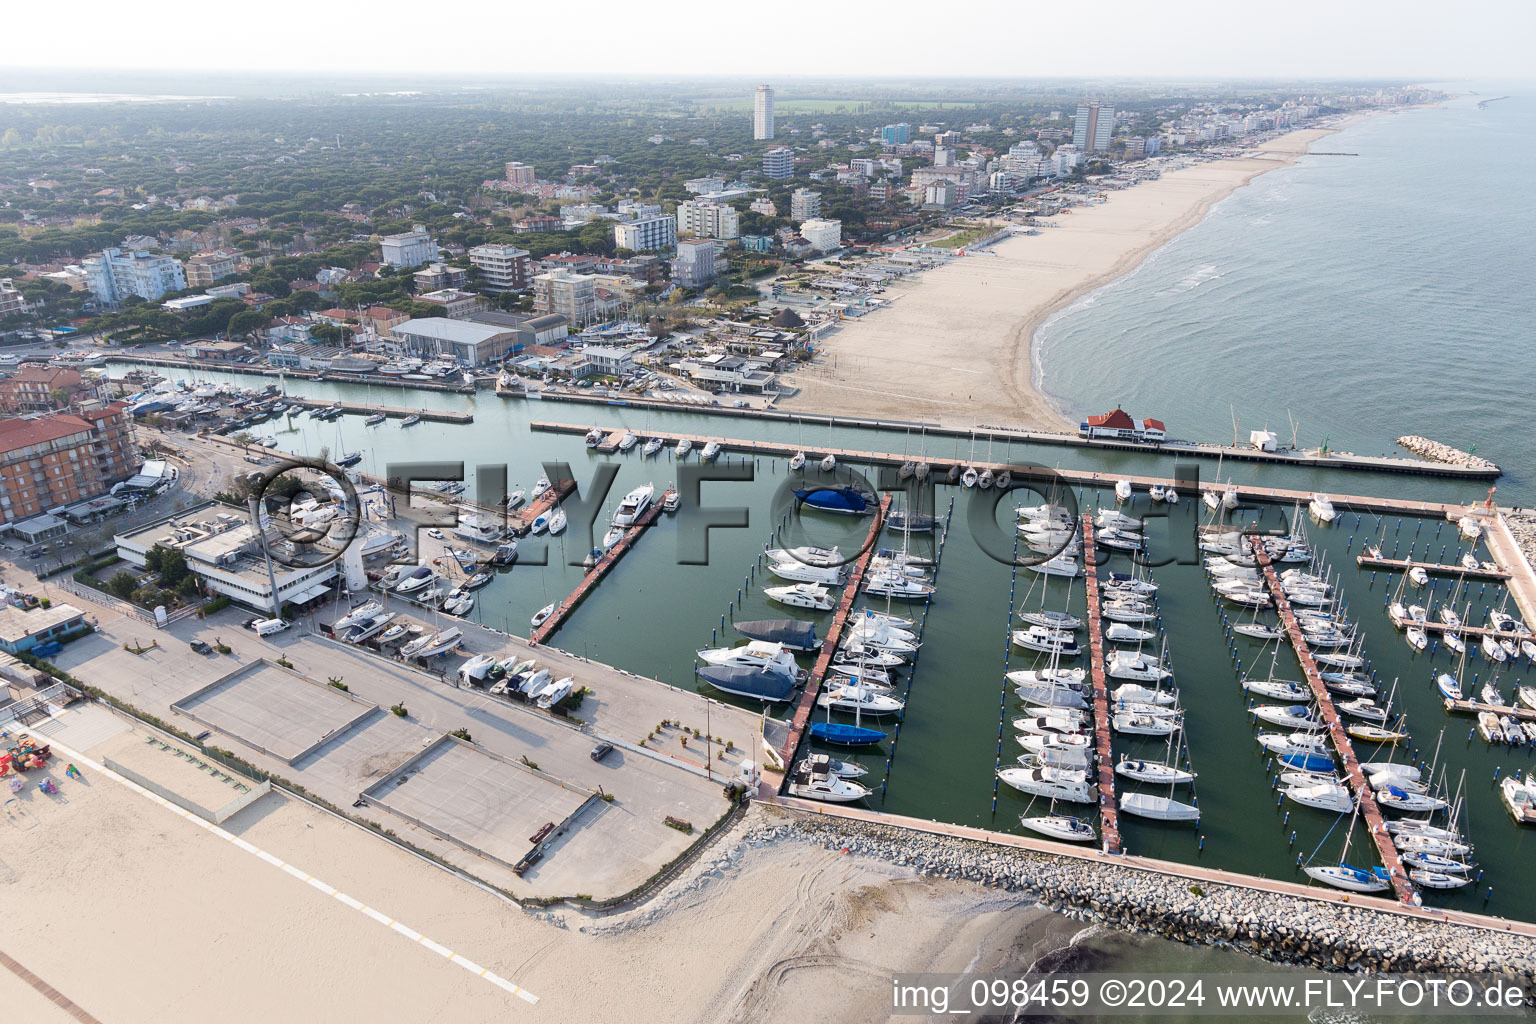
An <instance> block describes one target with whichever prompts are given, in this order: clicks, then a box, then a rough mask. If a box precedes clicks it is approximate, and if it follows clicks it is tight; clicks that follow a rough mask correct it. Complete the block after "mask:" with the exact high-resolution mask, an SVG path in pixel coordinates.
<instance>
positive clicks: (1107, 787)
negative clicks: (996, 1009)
mask: <svg viewBox="0 0 1536 1024" xmlns="http://www.w3.org/2000/svg"><path fill="white" fill-rule="evenodd" d="M1093 555H1094V548H1093V517H1092V515H1090V514H1089V513H1087V512H1084V513H1083V567H1084V568H1083V573H1084V577H1085V578H1086V581H1087V586H1088V670H1089V672H1090V673H1092V675H1093V730H1094V736H1095V740H1094V744H1095V749H1096V750H1097V751H1098V773H1099V775H1098V786H1099V837H1100V839H1101V840H1102V842H1103V845H1104V852H1105V853H1119V852H1120V810H1119V808H1118V807H1117V806H1116V804H1115V755H1114V753H1113V752H1112V751H1111V750H1110V746H1109V725H1110V719H1109V682H1108V680H1106V679H1105V677H1104V624H1103V622H1101V621H1100V619H1099V570H1098V566H1096V565H1094V561H1093Z"/></svg>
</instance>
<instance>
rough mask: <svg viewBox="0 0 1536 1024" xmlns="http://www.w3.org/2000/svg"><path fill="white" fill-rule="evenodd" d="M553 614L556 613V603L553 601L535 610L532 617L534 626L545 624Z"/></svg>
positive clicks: (535, 627) (536, 627)
mask: <svg viewBox="0 0 1536 1024" xmlns="http://www.w3.org/2000/svg"><path fill="white" fill-rule="evenodd" d="M553 614H555V605H554V604H553V603H550V604H547V605H545V606H544V607H543V608H540V609H539V610H538V611H536V612H534V613H533V619H532V622H533V628H534V629H538V628H539V627H540V626H542V625H544V623H546V622H548V621H549V617H550V616H551V615H553Z"/></svg>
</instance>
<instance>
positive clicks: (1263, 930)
mask: <svg viewBox="0 0 1536 1024" xmlns="http://www.w3.org/2000/svg"><path fill="white" fill-rule="evenodd" d="M759 822H760V824H759V826H758V828H757V830H756V831H754V832H753V833H752V834H750V835H749V836H747V837H745V839H746V842H748V843H750V844H756V845H768V844H771V843H777V842H784V841H805V842H811V843H815V844H818V845H820V846H823V847H826V848H829V849H836V850H847V851H848V852H849V853H852V854H858V855H861V856H867V857H873V858H876V859H878V860H882V861H886V862H890V863H895V864H898V865H902V866H904V867H909V868H911V869H913V870H915V871H916V872H918V873H919V874H922V875H925V876H929V877H937V878H953V879H960V880H965V881H970V882H975V883H978V884H981V885H985V886H988V887H990V888H997V889H1004V890H1007V891H1011V892H1018V893H1021V894H1025V895H1028V896H1029V897H1031V898H1033V899H1035V900H1038V901H1039V902H1040V903H1041V904H1042V905H1043V906H1046V907H1048V908H1050V909H1052V910H1054V911H1057V912H1058V913H1061V914H1065V915H1066V916H1068V917H1072V918H1076V919H1079V920H1090V921H1097V922H1101V923H1103V924H1106V925H1109V926H1111V927H1115V928H1120V929H1123V930H1127V931H1133V932H1141V933H1145V934H1152V935H1159V936H1162V937H1164V938H1169V939H1173V940H1175V941H1178V942H1185V943H1189V944H1192V945H1215V944H1225V945H1232V946H1236V947H1238V948H1240V949H1243V950H1245V951H1247V952H1250V953H1253V954H1255V955H1258V956H1262V957H1264V958H1265V959H1268V960H1273V961H1276V962H1280V963H1290V964H1297V965H1305V966H1312V967H1320V968H1324V969H1330V970H1345V969H1350V970H1353V969H1365V970H1372V971H1390V972H1416V971H1421V972H1474V973H1479V974H1483V973H1491V974H1499V975H1503V976H1505V977H1506V978H1509V979H1511V980H1515V981H1518V982H1520V983H1523V984H1527V985H1529V984H1531V983H1532V982H1536V938H1533V937H1532V936H1531V935H1530V934H1529V933H1528V931H1527V930H1521V931H1519V932H1517V931H1514V930H1510V931H1500V930H1496V929H1495V928H1493V927H1491V926H1492V925H1494V924H1502V922H1495V920H1494V919H1492V918H1485V919H1482V920H1485V921H1488V922H1489V923H1490V926H1484V927H1479V926H1475V925H1470V924H1466V923H1462V922H1459V921H1457V920H1455V919H1454V917H1452V916H1450V915H1447V916H1446V917H1443V918H1442V917H1439V916H1431V915H1430V914H1429V913H1417V914H1415V913H1395V912H1392V911H1391V910H1389V909H1378V908H1376V907H1373V906H1370V905H1369V904H1370V903H1371V902H1372V901H1370V900H1369V899H1365V898H1362V897H1358V896H1357V897H1352V898H1351V899H1350V901H1349V902H1345V900H1344V898H1343V897H1344V894H1341V893H1337V892H1333V891H1332V890H1329V891H1328V894H1329V896H1330V897H1331V898H1330V899H1327V900H1324V899H1318V898H1309V897H1306V896H1301V895H1292V894H1289V893H1285V892H1274V891H1261V890H1258V889H1255V888H1249V887H1245V886H1241V885H1232V884H1227V883H1223V882H1214V881H1210V880H1208V879H1204V878H1194V877H1181V876H1179V875H1176V874H1173V873H1171V872H1170V873H1163V872H1157V871H1149V870H1144V869H1140V868H1137V867H1133V866H1130V865H1129V864H1127V865H1124V866H1122V865H1121V864H1119V863H1117V862H1116V858H1113V857H1107V856H1102V857H1101V858H1100V859H1096V860H1089V859H1086V858H1083V857H1070V856H1060V855H1051V854H1047V853H1043V852H1037V851H1033V850H1026V849H1016V848H1011V847H1006V846H998V845H992V844H988V843H983V842H979V841H975V840H969V839H963V838H959V837H956V836H949V835H940V834H934V833H930V832H919V831H914V830H911V829H906V828H899V827H895V826H892V825H886V824H881V823H875V822H869V821H861V820H855V819H850V818H845V817H842V816H839V815H833V814H826V815H818V814H810V813H798V809H794V810H790V811H789V812H788V813H786V814H783V816H780V815H779V814H773V813H770V814H767V815H763V816H762V817H761V818H760V819H759ZM1320 895H1321V893H1320ZM1376 902H1382V901H1376ZM1362 904H1365V905H1362ZM1389 906H1390V905H1389Z"/></svg>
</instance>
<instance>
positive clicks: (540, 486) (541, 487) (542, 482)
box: [533, 473, 554, 498]
mask: <svg viewBox="0 0 1536 1024" xmlns="http://www.w3.org/2000/svg"><path fill="white" fill-rule="evenodd" d="M553 486H554V484H551V483H550V482H549V477H547V476H545V475H544V474H542V473H540V474H539V478H538V480H536V481H534V484H533V496H534V497H535V498H537V497H538V496H539V495H541V494H543V493H544V492H545V491H547V490H549V489H550V488H551V487H553Z"/></svg>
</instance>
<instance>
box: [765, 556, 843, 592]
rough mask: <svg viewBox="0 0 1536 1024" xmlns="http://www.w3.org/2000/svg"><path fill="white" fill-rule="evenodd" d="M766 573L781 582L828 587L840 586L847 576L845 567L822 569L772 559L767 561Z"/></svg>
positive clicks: (792, 561)
mask: <svg viewBox="0 0 1536 1024" xmlns="http://www.w3.org/2000/svg"><path fill="white" fill-rule="evenodd" d="M768 571H769V572H771V573H773V574H774V575H775V576H777V577H779V579H782V580H790V581H792V582H795V583H821V584H826V585H829V586H836V585H838V584H841V583H842V582H843V580H844V577H845V576H846V575H847V569H846V567H845V566H841V565H838V566H830V567H825V568H824V567H822V566H817V565H806V564H805V563H804V562H798V561H795V560H793V559H783V560H781V559H773V558H770V559H769V561H768Z"/></svg>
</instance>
